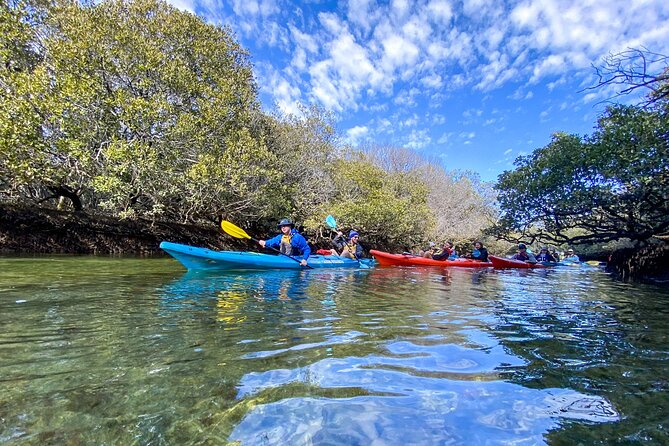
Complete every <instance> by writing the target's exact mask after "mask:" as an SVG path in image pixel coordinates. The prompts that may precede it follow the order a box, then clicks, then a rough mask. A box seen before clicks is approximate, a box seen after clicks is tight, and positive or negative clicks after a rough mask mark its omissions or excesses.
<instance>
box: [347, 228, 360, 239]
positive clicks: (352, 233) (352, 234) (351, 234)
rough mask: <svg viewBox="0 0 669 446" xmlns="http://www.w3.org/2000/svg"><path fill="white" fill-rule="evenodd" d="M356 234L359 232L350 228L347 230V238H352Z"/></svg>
mask: <svg viewBox="0 0 669 446" xmlns="http://www.w3.org/2000/svg"><path fill="white" fill-rule="evenodd" d="M356 235H360V234H358V231H353V230H352V231H351V232H349V233H348V238H349V240H350V239H352V238H353V237H355V236H356Z"/></svg>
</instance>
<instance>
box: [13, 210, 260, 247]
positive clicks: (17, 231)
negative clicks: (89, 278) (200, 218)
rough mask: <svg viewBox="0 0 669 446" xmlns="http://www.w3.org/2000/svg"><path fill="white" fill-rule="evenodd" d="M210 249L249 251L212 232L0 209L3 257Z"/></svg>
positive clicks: (168, 224) (74, 214) (242, 244)
mask: <svg viewBox="0 0 669 446" xmlns="http://www.w3.org/2000/svg"><path fill="white" fill-rule="evenodd" d="M163 240H167V241H172V242H177V243H185V244H189V245H195V246H202V247H207V248H210V249H247V248H248V246H247V245H246V243H245V242H244V241H238V240H236V239H232V238H231V237H229V236H227V235H225V234H223V232H222V231H221V230H220V229H219V228H218V227H216V226H215V225H214V224H212V225H210V226H194V225H182V224H178V223H174V222H167V221H160V222H151V221H148V220H141V219H139V220H118V219H115V218H111V217H107V216H102V215H91V214H85V213H80V212H64V211H57V210H53V209H41V208H25V207H18V206H7V205H0V252H3V253H68V254H136V255H153V254H159V253H160V254H162V251H161V250H160V249H159V248H158V245H159V244H160V242H161V241H163Z"/></svg>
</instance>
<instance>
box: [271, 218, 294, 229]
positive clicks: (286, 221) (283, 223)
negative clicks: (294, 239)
mask: <svg viewBox="0 0 669 446" xmlns="http://www.w3.org/2000/svg"><path fill="white" fill-rule="evenodd" d="M281 226H290V227H291V228H294V227H295V223H293V222H292V221H290V219H288V218H282V219H281V221H280V222H279V224H278V225H276V227H277V228H279V229H281Z"/></svg>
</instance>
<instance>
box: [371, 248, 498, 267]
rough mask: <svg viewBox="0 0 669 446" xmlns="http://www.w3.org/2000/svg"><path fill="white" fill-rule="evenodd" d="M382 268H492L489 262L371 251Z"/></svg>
mask: <svg viewBox="0 0 669 446" xmlns="http://www.w3.org/2000/svg"><path fill="white" fill-rule="evenodd" d="M369 253H370V254H371V255H373V256H374V258H375V259H376V261H377V262H379V265H381V266H391V265H395V266H397V265H400V266H441V267H444V266H460V267H464V268H486V267H488V266H492V265H491V264H490V263H489V262H479V261H477V260H469V259H462V260H433V259H426V258H424V257H418V256H414V255H411V254H391V253H389V252H383V251H377V250H375V249H372V250H370V251H369Z"/></svg>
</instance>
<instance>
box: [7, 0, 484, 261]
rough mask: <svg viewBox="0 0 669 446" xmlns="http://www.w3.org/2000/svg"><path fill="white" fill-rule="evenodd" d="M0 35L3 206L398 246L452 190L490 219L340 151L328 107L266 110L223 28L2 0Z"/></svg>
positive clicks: (130, 5) (415, 176)
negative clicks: (330, 224) (348, 232)
mask: <svg viewBox="0 0 669 446" xmlns="http://www.w3.org/2000/svg"><path fill="white" fill-rule="evenodd" d="M0 31H2V33H1V35H0V86H1V87H2V88H1V89H0V96H1V97H0V99H1V101H0V200H3V201H7V200H10V201H18V202H22V203H32V204H40V205H46V204H51V205H56V203H58V205H59V206H61V205H63V204H67V203H69V205H70V206H71V207H72V208H73V209H76V210H84V211H102V212H106V213H108V214H111V215H115V216H117V217H121V218H134V217H146V218H153V219H173V220H178V221H184V222H185V221H192V222H196V221H200V222H202V221H206V222H214V221H216V220H219V219H221V218H224V219H226V220H231V221H235V222H237V223H239V224H240V225H242V226H244V227H249V228H254V230H256V231H257V233H258V234H262V233H263V232H265V233H269V232H271V231H273V230H274V227H275V224H276V220H277V219H278V218H281V217H283V216H289V217H291V218H293V219H294V220H296V221H298V222H299V223H303V224H304V225H305V226H306V227H307V228H308V229H309V230H311V231H314V232H317V231H318V230H321V229H322V226H323V218H324V217H325V215H327V214H334V215H336V216H337V218H338V220H340V221H341V222H342V223H343V224H344V225H346V227H348V228H351V227H355V228H356V229H358V230H360V231H362V232H363V233H364V234H365V236H364V237H365V240H366V243H367V244H369V245H372V246H384V247H387V248H393V247H396V248H401V249H405V248H406V247H410V246H412V245H414V244H416V243H421V242H424V241H425V240H427V239H428V237H433V236H434V234H435V231H437V230H438V231H442V230H444V225H443V224H442V225H438V222H440V221H441V222H442V223H443V219H442V220H440V219H439V214H440V213H441V212H442V211H443V209H442V208H440V207H439V206H438V205H437V204H436V203H439V202H440V201H443V200H441V198H440V197H442V196H446V195H449V194H450V195H451V196H454V194H453V193H452V192H453V191H454V190H455V189H456V188H457V189H458V191H460V192H461V196H463V197H465V196H466V197H468V199H467V200H466V203H467V204H466V209H465V207H463V208H462V209H463V212H465V211H466V212H467V214H466V215H474V214H476V211H477V210H482V212H481V213H482V214H485V215H488V214H489V212H488V211H486V210H485V208H486V207H489V206H488V204H486V203H484V201H483V200H479V199H478V198H477V197H479V192H477V191H476V190H475V186H474V185H473V184H471V183H469V182H467V181H456V182H455V183H442V182H439V181H437V180H434V178H433V177H431V176H430V175H428V174H427V170H426V169H425V166H427V165H429V163H426V162H425V161H423V160H421V161H419V162H418V161H415V162H412V163H409V164H407V163H405V162H404V161H402V160H401V156H404V155H402V151H400V150H395V149H393V150H391V151H390V152H389V153H392V154H393V155H392V156H390V155H388V156H386V157H385V158H383V157H380V156H373V155H372V154H370V153H364V152H361V151H354V150H350V149H347V148H346V147H345V145H343V144H342V143H341V141H340V140H339V138H338V135H337V131H336V126H335V122H336V121H335V118H334V116H333V115H332V114H331V113H329V112H328V111H326V110H323V109H320V108H318V107H310V108H307V107H305V108H303V109H302V110H301V111H300V115H299V116H290V115H289V116H282V115H270V114H266V113H264V112H263V111H262V110H261V109H260V105H259V102H258V98H257V91H258V88H257V85H256V83H255V80H254V76H253V70H252V65H251V62H250V60H249V54H248V53H247V51H246V50H245V49H244V48H242V47H241V46H240V45H239V44H238V43H237V42H236V40H235V38H234V36H233V35H232V33H231V31H230V30H229V29H227V28H225V27H220V26H214V25H211V24H207V23H205V22H204V21H203V20H202V19H200V18H199V17H197V16H195V15H192V14H189V13H186V12H183V11H179V10H177V9H176V8H173V7H172V6H170V5H168V4H167V3H165V2H163V1H160V0H131V1H129V0H103V1H101V2H83V3H81V2H72V1H69V0H53V1H49V2H47V1H43V0H11V1H9V2H5V3H3V4H2V6H1V8H0ZM393 157H395V158H393ZM416 159H417V158H416ZM442 174H443V175H444V176H448V175H447V174H446V173H445V172H442ZM437 184H438V185H439V187H436V185H437ZM460 192H459V193H460ZM454 221H457V220H454ZM461 221H462V219H461ZM479 227H480V224H477V226H476V229H475V230H472V229H471V228H468V229H467V230H468V231H469V232H467V234H470V233H473V232H472V231H474V232H476V230H478V228H479ZM458 228H461V229H462V230H463V231H464V227H463V226H458V225H457V224H455V223H454V224H450V223H449V226H448V230H449V231H458Z"/></svg>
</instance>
